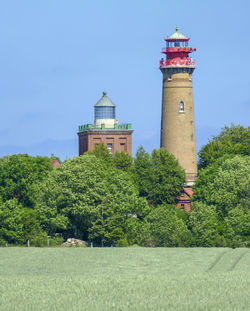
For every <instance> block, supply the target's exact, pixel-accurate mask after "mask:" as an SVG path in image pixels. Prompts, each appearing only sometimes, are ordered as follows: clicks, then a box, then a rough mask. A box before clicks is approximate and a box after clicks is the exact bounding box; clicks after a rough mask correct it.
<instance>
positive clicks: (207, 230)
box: [189, 202, 219, 247]
mask: <svg viewBox="0 0 250 311" xmlns="http://www.w3.org/2000/svg"><path fill="white" fill-rule="evenodd" d="M218 226H219V220H218V216H217V213H216V209H215V207H214V206H206V205H205V204H203V203H201V202H195V203H194V204H193V205H192V209H191V212H190V217H189V227H190V229H191V231H192V233H193V235H194V238H195V243H196V246H209V247H210V246H215V245H216V241H217V239H218V238H219V232H218Z"/></svg>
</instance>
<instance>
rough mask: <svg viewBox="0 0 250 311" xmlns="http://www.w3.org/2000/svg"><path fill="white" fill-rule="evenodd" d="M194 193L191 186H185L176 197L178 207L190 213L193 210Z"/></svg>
mask: <svg viewBox="0 0 250 311" xmlns="http://www.w3.org/2000/svg"><path fill="white" fill-rule="evenodd" d="M193 194H194V192H193V190H192V188H191V187H185V188H184V189H183V191H182V193H181V195H180V196H179V197H177V199H176V207H178V208H180V209H183V210H185V211H186V212H187V213H189V212H190V210H191V197H192V196H193Z"/></svg>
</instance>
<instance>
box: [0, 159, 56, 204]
mask: <svg viewBox="0 0 250 311" xmlns="http://www.w3.org/2000/svg"><path fill="white" fill-rule="evenodd" d="M51 170H53V166H52V164H51V163H50V159H49V158H47V157H31V156H29V155H27V154H18V155H12V156H7V157H4V158H1V159H0V196H2V199H3V201H7V200H11V199H17V200H18V202H20V203H21V204H22V205H23V206H25V207H34V204H35V199H34V192H33V185H34V183H37V182H38V181H39V180H42V179H44V178H45V177H47V175H48V173H49V172H50V171H51Z"/></svg>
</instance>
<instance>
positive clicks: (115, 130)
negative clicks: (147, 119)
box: [78, 92, 133, 155]
mask: <svg viewBox="0 0 250 311" xmlns="http://www.w3.org/2000/svg"><path fill="white" fill-rule="evenodd" d="M115 108H116V106H115V104H113V102H112V101H111V100H110V99H109V98H108V96H107V94H106V93H105V92H103V96H102V98H101V99H100V100H99V101H98V102H97V103H96V104H95V120H94V124H84V125H80V126H79V132H78V137H79V155H82V154H84V152H86V151H88V150H93V149H94V147H95V145H96V144H99V143H104V144H105V145H106V146H107V148H108V150H109V151H110V152H111V153H115V152H120V151H125V152H127V153H128V154H130V155H131V154H132V133H133V130H132V129H131V128H132V126H131V123H126V124H119V123H118V120H117V119H116V111H115Z"/></svg>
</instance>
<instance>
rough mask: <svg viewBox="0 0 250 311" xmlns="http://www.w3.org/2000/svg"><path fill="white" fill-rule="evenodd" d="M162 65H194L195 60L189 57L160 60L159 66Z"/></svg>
mask: <svg viewBox="0 0 250 311" xmlns="http://www.w3.org/2000/svg"><path fill="white" fill-rule="evenodd" d="M162 67H193V68H194V67H195V61H194V60H193V59H191V58H188V59H178V60H176V59H167V60H164V59H162V60H160V68H162Z"/></svg>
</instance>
